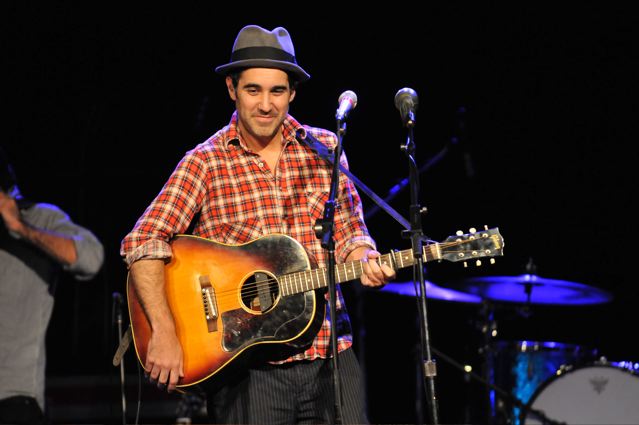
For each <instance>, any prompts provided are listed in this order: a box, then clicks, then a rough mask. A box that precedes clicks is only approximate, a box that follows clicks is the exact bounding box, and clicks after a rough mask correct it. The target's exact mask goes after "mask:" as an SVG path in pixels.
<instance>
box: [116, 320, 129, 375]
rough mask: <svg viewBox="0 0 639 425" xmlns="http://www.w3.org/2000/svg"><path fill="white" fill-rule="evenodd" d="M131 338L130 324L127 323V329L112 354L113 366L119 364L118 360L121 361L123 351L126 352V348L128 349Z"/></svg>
mask: <svg viewBox="0 0 639 425" xmlns="http://www.w3.org/2000/svg"><path fill="white" fill-rule="evenodd" d="M131 340H133V335H132V333H131V325H129V327H128V329H127V330H126V332H125V333H124V336H122V340H121V341H120V345H119V346H118V349H117V350H116V351H115V354H114V355H113V366H120V362H121V361H122V357H123V356H124V353H126V350H128V349H129V345H131Z"/></svg>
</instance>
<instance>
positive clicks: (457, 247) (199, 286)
mask: <svg viewBox="0 0 639 425" xmlns="http://www.w3.org/2000/svg"><path fill="white" fill-rule="evenodd" d="M471 230H472V229H471ZM503 246H504V240H503V238H502V236H501V235H500V234H499V230H498V229H497V228H494V229H485V230H481V231H474V230H473V231H471V232H469V233H467V234H462V232H458V234H457V235H455V236H450V237H448V238H447V239H446V240H444V241H443V242H440V243H431V244H426V245H424V246H423V253H422V254H423V261H424V262H428V261H442V260H445V261H466V260H471V261H479V259H481V258H484V257H496V256H500V255H503ZM171 247H172V250H173V258H172V259H171V261H170V262H169V263H167V264H166V266H165V277H166V288H165V289H166V297H167V300H168V303H169V307H170V309H171V312H172V313H173V318H174V320H175V325H176V330H177V335H178V338H179V341H180V343H181V344H182V349H183V353H184V377H183V378H181V379H180V382H179V383H178V387H187V386H190V385H195V384H198V383H201V382H202V381H204V380H207V379H208V378H213V377H214V375H217V374H218V373H219V372H220V371H222V370H223V369H225V368H227V366H229V365H231V364H232V363H234V362H235V361H236V360H238V359H239V358H240V357H243V353H245V352H247V351H251V350H248V349H249V348H252V347H257V346H260V345H263V346H264V345H265V344H270V345H273V344H275V345H281V346H282V347H284V346H288V347H303V346H304V345H307V344H308V343H309V342H310V341H312V339H313V338H314V336H315V335H316V333H317V331H318V330H319V327H320V326H321V323H322V321H323V319H324V314H325V305H324V303H325V297H324V292H325V290H326V288H327V286H328V278H327V271H326V269H325V268H315V269H313V268H311V264H310V261H309V258H308V256H307V254H306V251H305V250H304V248H303V246H302V245H301V244H300V243H299V242H297V241H296V240H295V239H293V238H291V237H289V236H286V235H281V234H273V235H268V236H265V237H262V238H259V239H256V240H254V241H251V242H248V243H246V244H241V245H226V244H221V243H218V242H214V241H211V240H208V239H204V238H200V237H197V236H189V235H177V236H175V237H174V238H173V239H172V241H171ZM378 261H379V262H380V263H381V264H386V265H388V266H390V267H392V268H393V269H395V270H398V269H401V268H404V267H409V266H412V265H413V264H414V263H415V258H414V256H413V250H412V249H408V250H404V251H395V252H391V253H389V254H386V255H382V256H380V258H379V259H378ZM362 272H363V270H362V263H361V262H360V261H354V262H348V263H343V264H339V265H337V266H336V270H335V281H336V283H343V282H347V281H350V280H354V279H357V278H359V277H360V276H361V275H362ZM131 279H132V278H131V276H130V275H129V276H128V279H127V300H128V307H129V315H130V319H131V329H132V333H133V341H134V343H135V349H136V353H137V357H138V360H139V361H140V363H141V364H142V365H143V366H144V364H145V362H146V352H147V348H148V342H149V339H150V336H151V328H150V326H149V323H148V320H147V318H146V315H145V313H144V311H143V308H142V306H141V304H140V301H139V299H138V297H137V294H136V291H135V288H134V285H133V284H132V282H131Z"/></svg>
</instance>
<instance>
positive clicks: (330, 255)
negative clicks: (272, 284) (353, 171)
mask: <svg viewBox="0 0 639 425" xmlns="http://www.w3.org/2000/svg"><path fill="white" fill-rule="evenodd" d="M345 132H346V123H345V122H342V120H341V119H338V120H337V131H336V135H337V146H336V147H335V150H334V159H333V169H332V172H331V188H330V192H329V194H328V199H327V200H326V203H325V204H324V215H323V217H322V218H321V219H318V220H317V221H316V222H315V226H314V227H313V230H314V231H315V236H316V237H317V238H318V239H320V240H321V244H322V248H324V249H325V250H326V252H327V272H326V274H327V275H328V293H329V306H330V308H329V310H330V318H331V350H332V354H333V386H334V394H335V400H334V403H335V406H334V407H335V423H336V424H341V423H342V393H341V386H340V376H339V365H338V361H337V353H338V350H337V323H336V321H337V314H336V312H335V309H336V308H337V303H336V299H337V290H336V282H335V241H334V239H333V231H334V228H333V224H334V219H335V194H336V193H337V188H338V183H339V159H340V157H341V156H342V137H343V136H344V133H345Z"/></svg>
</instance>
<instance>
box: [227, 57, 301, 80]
mask: <svg viewBox="0 0 639 425" xmlns="http://www.w3.org/2000/svg"><path fill="white" fill-rule="evenodd" d="M243 68H275V69H281V70H283V71H288V72H292V73H293V74H295V76H297V77H298V79H299V80H300V81H306V80H308V79H309V78H311V76H310V75H309V74H307V73H306V71H304V70H303V69H302V68H301V67H300V66H298V65H296V64H294V63H291V62H285V61H278V60H273V59H244V60H239V61H235V62H230V63H227V64H226V65H220V66H218V67H217V68H215V72H217V73H218V74H222V75H227V74H228V73H230V72H231V71H234V70H237V69H243Z"/></svg>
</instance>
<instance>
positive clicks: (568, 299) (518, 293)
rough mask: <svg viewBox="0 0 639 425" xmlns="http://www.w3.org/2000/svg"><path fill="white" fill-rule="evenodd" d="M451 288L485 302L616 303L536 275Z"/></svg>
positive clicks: (605, 295)
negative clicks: (485, 300)
mask: <svg viewBox="0 0 639 425" xmlns="http://www.w3.org/2000/svg"><path fill="white" fill-rule="evenodd" d="M450 286H452V287H454V288H456V289H459V290H462V291H465V292H467V293H469V294H473V295H476V296H479V297H481V298H483V299H487V300H492V301H506V302H513V303H522V304H558V305H587V304H601V303H606V302H609V301H611V300H612V295H611V294H609V293H608V292H606V291H604V290H602V289H599V288H594V287H592V286H588V285H584V284H583V283H577V282H570V281H567V280H559V279H548V278H544V277H540V276H537V275H534V274H522V275H519V276H485V277H473V278H469V279H465V280H462V281H459V282H453V283H451V285H450Z"/></svg>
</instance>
